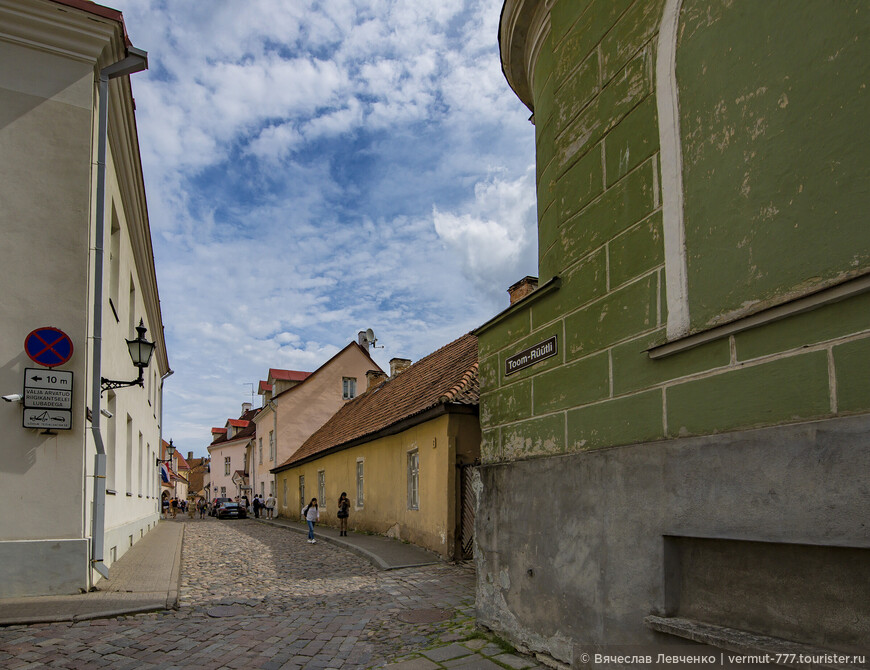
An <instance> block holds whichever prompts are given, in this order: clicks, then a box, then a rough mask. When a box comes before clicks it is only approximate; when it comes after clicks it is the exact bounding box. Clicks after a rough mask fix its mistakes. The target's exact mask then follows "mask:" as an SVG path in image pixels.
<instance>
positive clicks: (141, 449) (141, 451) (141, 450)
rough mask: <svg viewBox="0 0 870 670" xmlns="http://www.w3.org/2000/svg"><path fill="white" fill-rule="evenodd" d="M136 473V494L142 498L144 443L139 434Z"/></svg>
mask: <svg viewBox="0 0 870 670" xmlns="http://www.w3.org/2000/svg"><path fill="white" fill-rule="evenodd" d="M138 470H139V471H138V472H137V473H136V478H137V479H138V480H139V490H138V491H137V493H138V494H139V497H140V498H141V497H142V493H143V491H142V477H143V475H144V474H145V443H144V442H143V441H142V433H139V468H138Z"/></svg>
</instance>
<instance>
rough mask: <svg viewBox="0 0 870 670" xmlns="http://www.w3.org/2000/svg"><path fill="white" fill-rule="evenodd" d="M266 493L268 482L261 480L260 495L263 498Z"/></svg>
mask: <svg viewBox="0 0 870 670" xmlns="http://www.w3.org/2000/svg"><path fill="white" fill-rule="evenodd" d="M265 495H266V484H265V482H260V497H261V498H262V497H263V496H265Z"/></svg>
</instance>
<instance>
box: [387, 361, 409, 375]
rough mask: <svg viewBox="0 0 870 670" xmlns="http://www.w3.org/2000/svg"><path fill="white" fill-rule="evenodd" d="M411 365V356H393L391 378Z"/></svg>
mask: <svg viewBox="0 0 870 670" xmlns="http://www.w3.org/2000/svg"><path fill="white" fill-rule="evenodd" d="M409 367H411V359H410V358H391V359H390V379H394V378H395V377H398V376H399V374H401V373H402V372H404V371H405V370H407V369H408V368H409Z"/></svg>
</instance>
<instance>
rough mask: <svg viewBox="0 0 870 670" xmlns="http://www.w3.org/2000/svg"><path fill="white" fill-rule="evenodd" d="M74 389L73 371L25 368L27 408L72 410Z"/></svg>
mask: <svg viewBox="0 0 870 670" xmlns="http://www.w3.org/2000/svg"><path fill="white" fill-rule="evenodd" d="M72 389H73V373H72V372H68V371H64V370H40V369H38V368H25V369H24V407H25V408H28V409H30V408H33V409H56V410H71V409H72Z"/></svg>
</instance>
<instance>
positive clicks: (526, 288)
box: [508, 275, 538, 305]
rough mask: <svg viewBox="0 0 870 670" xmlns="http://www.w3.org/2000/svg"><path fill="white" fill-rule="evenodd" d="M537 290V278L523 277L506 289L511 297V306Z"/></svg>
mask: <svg viewBox="0 0 870 670" xmlns="http://www.w3.org/2000/svg"><path fill="white" fill-rule="evenodd" d="M536 288H538V278H537V277H530V276H528V275H527V276H525V277H523V278H522V279H520V280H519V281H518V282H517V283H516V284H514V285H513V286H511V287H510V288H509V289H508V293H509V294H510V296H511V305H513V304H514V303H515V302H518V301H519V300H522V299H523V298H525V297H526V296H527V295H528V294H529V293H531V292H532V291H534V290H535V289H536Z"/></svg>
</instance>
